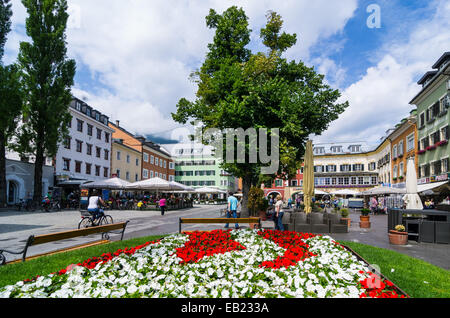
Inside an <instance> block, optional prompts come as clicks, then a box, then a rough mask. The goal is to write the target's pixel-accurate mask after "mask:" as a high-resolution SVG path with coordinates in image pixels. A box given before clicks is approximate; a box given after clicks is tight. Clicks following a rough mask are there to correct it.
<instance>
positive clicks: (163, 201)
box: [159, 196, 166, 215]
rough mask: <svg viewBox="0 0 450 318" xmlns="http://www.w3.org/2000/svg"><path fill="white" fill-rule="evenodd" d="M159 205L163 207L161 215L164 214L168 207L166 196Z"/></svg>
mask: <svg viewBox="0 0 450 318" xmlns="http://www.w3.org/2000/svg"><path fill="white" fill-rule="evenodd" d="M159 207H160V208H161V215H164V211H165V209H166V198H165V197H164V196H162V197H161V199H160V200H159Z"/></svg>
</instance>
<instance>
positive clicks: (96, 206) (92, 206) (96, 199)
mask: <svg viewBox="0 0 450 318" xmlns="http://www.w3.org/2000/svg"><path fill="white" fill-rule="evenodd" d="M103 205H105V202H103V199H102V198H101V197H100V196H98V194H97V190H95V189H94V190H93V191H92V195H91V196H90V197H89V206H88V212H89V213H91V214H92V215H93V217H94V222H95V220H97V219H99V218H100V217H101V216H103V215H105V214H104V213H103V210H102V209H101V208H100V207H101V206H103Z"/></svg>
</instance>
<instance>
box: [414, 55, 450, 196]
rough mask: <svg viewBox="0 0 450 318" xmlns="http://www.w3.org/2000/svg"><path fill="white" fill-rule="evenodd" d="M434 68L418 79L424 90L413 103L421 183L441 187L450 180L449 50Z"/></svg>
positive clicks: (419, 179)
mask: <svg viewBox="0 0 450 318" xmlns="http://www.w3.org/2000/svg"><path fill="white" fill-rule="evenodd" d="M432 69H433V70H432V71H428V72H426V73H425V75H423V76H422V78H421V79H420V80H419V81H418V84H419V85H422V89H421V90H420V92H419V93H418V94H417V95H416V96H415V97H414V98H413V99H412V100H411V102H410V104H412V105H416V106H417V130H418V131H417V133H418V145H417V147H418V151H417V156H418V159H419V160H418V164H419V169H418V171H419V175H418V184H434V185H436V186H440V185H444V184H448V182H449V180H450V173H449V155H450V146H449V144H448V141H449V123H450V112H449V111H448V108H449V106H450V52H446V53H444V54H443V55H442V56H441V57H440V58H439V59H438V60H437V61H436V63H435V64H434V65H433V66H432ZM430 188H432V187H430Z"/></svg>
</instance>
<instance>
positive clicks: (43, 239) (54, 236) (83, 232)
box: [30, 222, 126, 246]
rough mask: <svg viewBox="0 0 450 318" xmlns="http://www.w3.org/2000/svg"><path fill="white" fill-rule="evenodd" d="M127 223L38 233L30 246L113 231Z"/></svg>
mask: <svg viewBox="0 0 450 318" xmlns="http://www.w3.org/2000/svg"><path fill="white" fill-rule="evenodd" d="M125 225H126V222H121V223H113V224H108V225H101V226H95V227H90V228H87V229H80V230H71V231H65V232H58V233H51V234H43V235H37V236H35V237H34V240H33V242H32V243H31V244H30V246H33V245H39V244H44V243H50V242H55V241H60V240H65V239H70V238H74V237H80V236H87V235H90V234H97V233H104V232H109V231H113V230H118V229H123V228H124V226H125Z"/></svg>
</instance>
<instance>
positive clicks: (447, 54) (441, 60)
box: [432, 52, 450, 69]
mask: <svg viewBox="0 0 450 318" xmlns="http://www.w3.org/2000/svg"><path fill="white" fill-rule="evenodd" d="M449 58H450V52H445V53H444V54H442V55H441V57H440V58H439V59H438V60H437V61H436V63H434V64H433V66H432V68H434V69H439V68H440V67H441V65H442V64H443V63H444V62H445V61H446V60H447V59H449Z"/></svg>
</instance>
